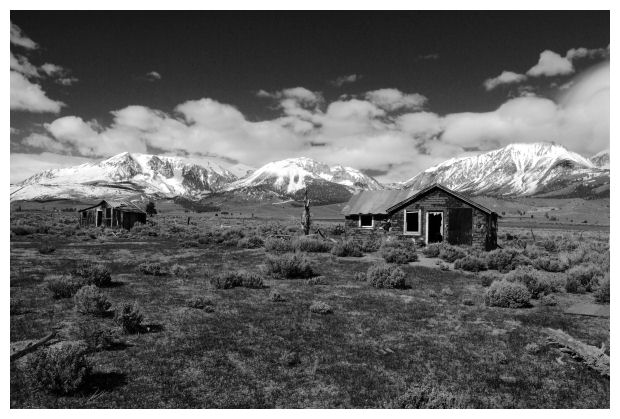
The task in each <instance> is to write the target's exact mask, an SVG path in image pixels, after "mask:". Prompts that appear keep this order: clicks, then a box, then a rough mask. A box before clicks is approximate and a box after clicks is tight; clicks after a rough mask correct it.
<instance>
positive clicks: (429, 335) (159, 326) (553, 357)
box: [10, 204, 610, 408]
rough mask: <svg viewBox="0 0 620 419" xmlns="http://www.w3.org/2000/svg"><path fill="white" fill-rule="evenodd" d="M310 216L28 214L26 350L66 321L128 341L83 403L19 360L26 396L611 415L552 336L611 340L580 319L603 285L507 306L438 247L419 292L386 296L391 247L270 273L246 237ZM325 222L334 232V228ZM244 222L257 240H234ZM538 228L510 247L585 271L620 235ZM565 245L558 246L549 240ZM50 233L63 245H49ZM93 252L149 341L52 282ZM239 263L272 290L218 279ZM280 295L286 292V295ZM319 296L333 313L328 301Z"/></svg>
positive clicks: (591, 378)
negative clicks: (379, 273)
mask: <svg viewBox="0 0 620 419" xmlns="http://www.w3.org/2000/svg"><path fill="white" fill-rule="evenodd" d="M48 205H49V204H48ZM265 211H266V210H265ZM269 211H280V210H275V209H272V208H269ZM295 211H297V212H299V210H298V209H295ZM295 211H289V212H290V214H291V216H290V217H289V216H288V215H287V216H283V217H280V218H281V219H282V220H285V221H282V222H279V223H274V222H269V221H267V220H266V219H262V218H259V217H258V215H256V218H254V219H252V218H249V219H241V218H228V219H226V218H222V217H221V215H219V216H218V217H215V216H214V214H193V213H189V214H188V213H184V212H174V211H168V212H166V211H163V212H164V213H163V214H162V215H160V216H158V217H156V219H155V221H156V225H155V226H148V227H143V228H138V229H136V230H135V231H133V232H131V233H120V234H118V233H116V232H115V233H114V234H113V232H111V231H105V230H104V231H101V230H99V229H89V230H84V229H77V228H76V226H75V215H74V214H72V213H68V212H67V213H65V212H51V211H49V208H47V209H45V210H41V208H39V210H36V211H34V210H30V209H28V210H24V211H21V212H13V213H12V214H11V228H12V231H13V232H12V234H11V267H10V269H11V325H10V333H11V342H15V343H16V345H17V344H18V343H22V344H23V343H24V342H25V341H28V340H33V339H35V340H36V339H39V338H41V337H43V336H44V335H46V334H47V333H49V332H50V331H51V330H53V329H56V330H58V331H59V338H60V339H61V340H67V341H74V340H78V339H82V338H83V337H84V333H85V332H84V331H85V330H86V331H89V330H96V329H97V328H106V329H110V330H113V331H116V332H117V333H118V334H119V337H120V341H119V342H117V343H116V344H115V345H113V346H112V347H110V348H107V349H105V350H92V351H90V352H89V353H88V355H87V360H88V362H89V363H90V364H91V365H92V372H91V373H90V374H88V376H87V377H86V378H85V379H84V381H83V382H82V383H81V385H80V386H79V388H77V390H75V391H74V392H72V393H70V394H67V395H58V394H52V393H49V392H46V391H44V390H40V389H37V387H36V386H35V384H36V383H33V382H32V381H31V379H29V375H28V374H27V372H28V371H27V368H28V365H29V364H28V360H29V358H32V357H33V355H32V354H31V355H28V356H26V357H25V358H23V359H21V360H19V361H18V362H15V363H13V364H12V365H11V406H12V407H15V408H24V407H75V408H93V407H99V408H113V407H125V408H133V407H141V408H161V407H167V408H168V407H178V408H183V407H193V408H209V407H212V408H244V407H247V408H262V407H265V408H270V407H280V408H287V407H288V408H294V407H315V408H319V407H339V408H348V407H358V408H364V407H365V408H381V407H405V406H410V405H411V404H412V403H413V404H415V403H416V402H415V400H418V401H419V395H420V394H426V395H428V394H430V395H431V396H429V397H427V398H426V399H425V400H424V401H423V402H422V403H423V404H422V407H425V406H431V407H432V406H433V404H432V403H433V400H434V401H435V403H436V404H435V406H438V407H471V408H573V407H579V408H608V407H609V403H610V402H609V379H608V378H605V377H601V376H600V375H598V374H597V373H596V372H594V371H593V370H591V369H589V368H588V367H587V366H585V365H583V364H582V363H580V362H578V361H576V360H574V359H572V358H571V357H570V356H568V355H566V354H563V353H562V352H560V351H559V350H557V349H555V348H553V347H550V346H548V345H546V344H545V334H544V333H543V329H544V328H546V327H551V328H556V329H561V330H563V331H565V332H567V333H569V334H570V335H572V336H573V337H575V338H577V339H579V340H581V341H583V342H586V343H588V344H591V345H596V346H599V347H600V346H601V344H603V343H604V344H605V345H606V348H609V319H608V318H599V317H586V316H575V315H568V314H564V312H563V311H564V309H565V308H566V307H568V306H570V305H571V304H573V303H575V302H582V301H589V302H593V301H594V296H593V294H592V293H590V292H588V293H585V294H583V293H582V294H572V293H567V292H564V291H561V292H557V293H554V294H553V295H554V296H555V298H556V299H557V305H544V304H542V302H541V301H542V300H541V299H536V298H534V299H532V300H531V306H530V307H528V308H499V307H489V306H487V305H486V304H485V292H486V287H485V286H484V285H483V284H482V283H483V281H482V280H481V276H480V275H479V274H477V273H471V272H464V271H460V270H455V269H454V265H453V264H447V265H446V266H447V267H448V269H449V270H446V271H442V270H439V269H438V268H437V267H436V266H435V263H434V262H435V260H434V259H430V260H429V259H426V258H424V257H422V256H421V255H420V261H419V262H412V263H410V264H407V265H402V266H401V269H402V270H403V271H404V272H405V274H406V278H405V285H406V286H405V288H404V289H385V288H381V289H378V288H373V287H371V286H370V285H369V283H368V282H365V281H360V275H359V274H360V273H365V272H366V271H367V270H368V268H369V267H371V266H373V265H375V264H377V263H379V262H378V260H380V259H381V256H380V252H374V253H370V254H369V255H367V256H366V257H364V258H349V257H347V258H340V257H336V256H334V255H332V254H330V253H305V252H304V256H305V258H306V259H307V260H308V261H309V263H310V266H311V267H312V269H313V271H314V275H321V276H323V277H324V278H323V280H322V281H316V282H319V284H315V285H312V284H311V281H307V280H306V279H278V278H276V277H274V276H272V275H269V274H268V273H267V272H266V271H265V263H266V257H267V251H266V250H265V249H264V248H263V247H258V248H253V249H246V248H240V247H239V244H238V237H239V234H241V235H244V236H246V237H250V236H254V235H256V236H260V237H262V238H266V237H267V236H269V235H274V234H275V235H283V234H289V235H296V234H298V227H297V226H296V225H295V223H294V221H291V220H296V219H297V216H295V217H294V218H292V217H293V215H294V213H295ZM330 211H331V210H325V212H326V214H329V212H330ZM257 213H259V211H257ZM187 216H190V217H191V219H190V224H189V225H187V222H186V218H187ZM164 217H165V220H164ZM325 218H329V217H325ZM286 220H289V221H286ZM323 227H324V230H325V231H326V232H329V231H331V228H332V227H333V223H326V224H325V225H324V226H323ZM20 228H21V230H20ZM233 230H234V231H239V232H241V233H239V234H237V235H235V234H230V233H227V232H230V231H233ZM536 234H537V235H538V237H536V238H535V239H534V238H531V237H530V236H531V233H530V231H529V230H528V229H521V228H505V229H500V242H501V244H502V245H503V246H504V247H505V248H515V249H520V250H519V252H521V253H520V254H523V255H526V254H527V255H529V256H528V257H532V258H534V257H535V256H537V257H554V258H557V259H559V260H560V259H561V260H567V261H569V262H570V263H575V264H576V265H579V264H581V263H583V264H585V263H586V262H592V259H588V258H591V257H600V256H596V255H595V256H592V255H594V254H601V255H602V257H603V259H596V261H597V262H598V264H599V265H601V260H602V261H603V263H602V265H603V267H604V269H607V270H608V266H609V254H608V252H609V236H608V232H600V231H585V232H583V231H574V232H570V231H564V232H557V231H553V230H549V231H538V230H537V231H536ZM333 237H334V238H335V239H337V240H340V237H339V236H337V235H334V236H333ZM549 242H554V243H557V244H558V248H557V249H556V248H553V249H547V248H549V247H552V246H551V244H550V243H549ZM42 243H49V246H50V247H52V248H54V250H53V251H51V252H49V251H46V250H43V252H42V250H41V244H42ZM523 245H525V247H524V248H523V249H521V247H522V246H523ZM465 251H466V252H468V250H467V249H465ZM579 252H582V254H581V256H580V258H579V260H578V261H576V262H575V260H576V259H575V258H576V256H575V255H577V254H578V253H579ZM605 256H606V259H604V258H605ZM85 260H89V261H94V262H97V263H101V264H103V265H104V266H105V267H106V268H107V269H108V270H109V271H110V273H111V275H112V283H111V284H110V285H109V286H107V287H103V288H101V291H102V292H103V293H104V294H105V295H106V296H107V297H108V298H109V300H110V301H111V302H112V303H113V305H118V304H121V303H123V302H134V301H135V302H137V303H138V304H139V306H140V308H141V311H142V313H143V315H144V320H143V328H142V329H141V331H140V333H135V334H126V333H121V332H119V331H118V327H117V326H116V325H115V323H114V320H113V319H112V318H111V317H93V316H88V315H83V314H80V313H78V312H77V311H76V309H75V306H74V301H73V299H72V298H61V299H54V298H52V296H51V294H50V292H49V291H48V289H47V285H46V281H45V280H44V278H45V276H46V275H48V274H60V273H68V272H70V271H71V270H72V269H74V268H75V266H76V265H77V264H78V262H81V261H85ZM605 260H606V261H607V262H606V263H607V266H605V262H604V261H605ZM143 262H152V263H159V264H160V265H161V267H162V269H163V270H164V271H165V272H166V273H165V274H164V275H161V276H153V275H147V274H145V273H144V272H143V270H141V269H140V266H139V264H141V263H143ZM567 263H568V262H567ZM175 265H176V266H175ZM571 266H572V265H571ZM239 269H244V270H247V271H249V272H254V273H257V274H259V275H260V276H261V277H262V278H263V285H262V287H260V288H246V287H236V288H231V289H218V288H215V287H214V285H213V282H212V281H211V280H212V279H213V278H214V277H217V275H219V274H221V273H223V272H230V271H236V270H239ZM173 272H174V273H173ZM490 272H495V271H490ZM537 272H538V271H537ZM495 273H496V274H497V275H498V277H501V276H502V275H504V274H499V273H497V272H495ZM543 274H544V275H551V276H553V277H554V278H559V279H561V280H564V279H565V277H566V275H567V274H566V273H565V272H555V273H549V272H544V273H542V272H541V275H543ZM485 285H488V284H485ZM274 291H277V292H278V293H279V294H280V295H281V296H282V297H283V299H284V301H281V302H275V301H272V298H271V297H270V296H271V294H272V293H273V292H274ZM197 296H201V297H204V298H206V299H209V300H210V301H211V303H212V304H211V306H212V309H211V310H200V309H196V308H190V307H188V302H189V301H190V300H191V299H192V298H194V297H197ZM316 301H321V302H324V303H327V304H328V305H329V306H330V307H331V308H332V311H333V312H332V313H329V314H317V313H314V312H312V311H310V309H309V308H310V306H311V305H312V303H313V302H316ZM532 344H535V345H532ZM40 351H41V350H40ZM607 351H608V349H607ZM420 389H422V390H420ZM416 397H417V399H416ZM423 398H424V397H423ZM427 399H428V400H427ZM411 400H414V402H412V401H411ZM429 400H430V401H429ZM437 401H438V402H437ZM424 403H426V404H424Z"/></svg>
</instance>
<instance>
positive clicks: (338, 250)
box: [331, 240, 364, 257]
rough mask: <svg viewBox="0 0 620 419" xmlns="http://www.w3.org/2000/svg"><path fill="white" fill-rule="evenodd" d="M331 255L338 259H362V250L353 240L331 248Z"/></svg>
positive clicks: (339, 243) (344, 241) (341, 242)
mask: <svg viewBox="0 0 620 419" xmlns="http://www.w3.org/2000/svg"><path fill="white" fill-rule="evenodd" d="M331 254H332V255H334V256H338V257H347V256H348V257H362V256H364V254H363V253H362V249H361V248H360V246H359V244H357V243H356V242H354V241H353V240H343V241H340V242H338V243H336V244H334V246H333V247H332V250H331Z"/></svg>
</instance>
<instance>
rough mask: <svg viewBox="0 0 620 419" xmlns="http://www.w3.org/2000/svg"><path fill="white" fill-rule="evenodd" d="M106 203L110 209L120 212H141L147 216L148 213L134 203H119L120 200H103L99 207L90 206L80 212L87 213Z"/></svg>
mask: <svg viewBox="0 0 620 419" xmlns="http://www.w3.org/2000/svg"><path fill="white" fill-rule="evenodd" d="M104 203H106V204H108V205H109V206H110V207H112V208H116V209H118V210H120V211H126V212H139V213H144V214H146V212H145V211H144V210H143V209H142V208H140V207H139V206H137V205H136V204H134V203H132V202H129V201H118V200H107V199H104V200H102V201H101V202H99V203H98V204H97V205H92V206H90V207H88V208H84V209H81V210H80V211H86V210H89V209H93V208H96V207H99V206H101V204H104Z"/></svg>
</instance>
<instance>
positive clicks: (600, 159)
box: [590, 150, 609, 170]
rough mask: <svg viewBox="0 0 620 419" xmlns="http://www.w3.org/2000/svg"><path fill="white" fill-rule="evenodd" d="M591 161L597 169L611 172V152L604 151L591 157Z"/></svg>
mask: <svg viewBox="0 0 620 419" xmlns="http://www.w3.org/2000/svg"><path fill="white" fill-rule="evenodd" d="M590 161H591V162H592V164H593V165H595V166H596V167H599V168H601V169H608V170H609V150H603V151H601V152H599V153H596V154H595V155H594V156H592V157H590Z"/></svg>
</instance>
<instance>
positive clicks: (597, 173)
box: [404, 143, 609, 196]
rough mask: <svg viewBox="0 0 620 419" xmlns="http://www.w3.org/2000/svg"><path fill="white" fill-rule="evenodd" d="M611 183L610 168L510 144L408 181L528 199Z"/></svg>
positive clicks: (413, 185)
mask: <svg viewBox="0 0 620 419" xmlns="http://www.w3.org/2000/svg"><path fill="white" fill-rule="evenodd" d="M605 182H606V183H607V184H608V183H609V170H605V169H601V168H598V167H596V166H595V165H594V164H593V163H592V162H591V161H590V160H588V159H586V158H584V157H582V156H581V155H579V154H577V153H573V152H571V151H568V150H567V149H565V148H564V147H562V146H559V145H556V144H552V143H531V144H521V143H516V144H510V145H508V146H506V147H504V148H500V149H498V150H493V151H490V152H487V153H483V154H479V155H477V156H471V157H462V158H453V159H450V160H447V161H445V162H443V163H441V164H439V165H437V166H434V167H431V168H429V169H427V170H425V171H423V172H421V173H419V174H418V175H416V176H415V177H413V178H411V179H409V180H408V181H406V182H405V183H404V187H405V188H409V189H422V188H424V187H426V186H428V185H431V184H433V183H441V184H443V185H445V186H447V187H449V188H451V189H454V190H456V191H459V192H464V193H468V194H471V195H495V196H528V195H545V194H546V195H548V196H552V195H554V192H557V191H563V193H564V194H565V195H571V194H573V193H575V194H576V193H580V194H583V193H584V190H583V188H584V187H592V188H596V187H600V186H601V184H604V183H605Z"/></svg>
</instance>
